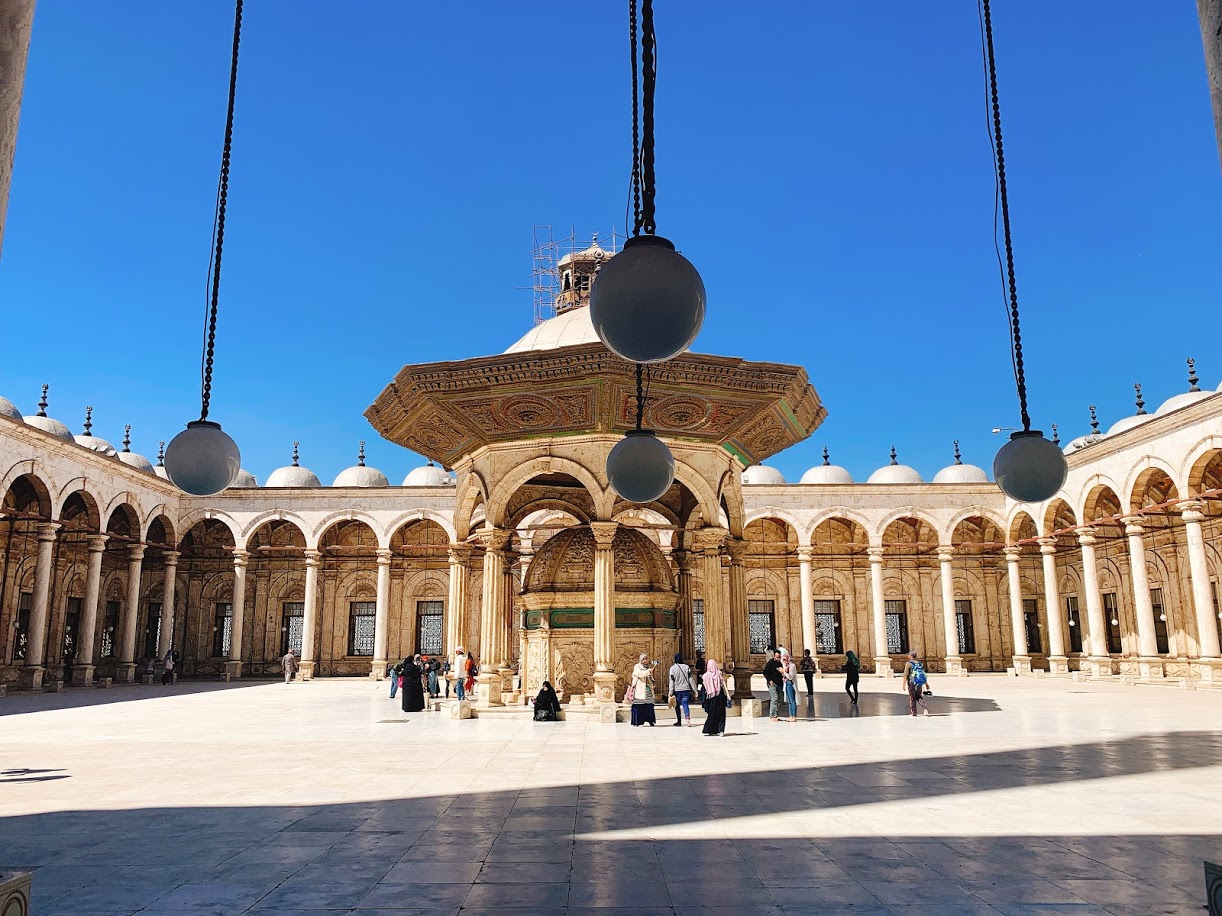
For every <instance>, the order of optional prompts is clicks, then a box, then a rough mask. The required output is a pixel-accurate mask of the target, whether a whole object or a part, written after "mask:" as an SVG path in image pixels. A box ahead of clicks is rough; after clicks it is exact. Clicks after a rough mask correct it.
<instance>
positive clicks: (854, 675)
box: [844, 649, 861, 706]
mask: <svg viewBox="0 0 1222 916" xmlns="http://www.w3.org/2000/svg"><path fill="white" fill-rule="evenodd" d="M860 680H861V659H859V658H858V657H857V653H856V652H854V651H853V650H852V649H849V651H848V652H847V653H846V654H845V656H844V692H845V693H847V694H848V695H849V703H851V704H852V705H853V706H856V705H857V695H858V692H857V685H858V682H859V681H860Z"/></svg>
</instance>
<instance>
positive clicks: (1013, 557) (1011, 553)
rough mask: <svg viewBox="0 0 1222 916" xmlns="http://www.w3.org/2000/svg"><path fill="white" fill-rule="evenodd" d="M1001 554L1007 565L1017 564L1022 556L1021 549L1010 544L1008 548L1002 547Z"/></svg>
mask: <svg viewBox="0 0 1222 916" xmlns="http://www.w3.org/2000/svg"><path fill="white" fill-rule="evenodd" d="M1001 552H1002V553H1004V554H1005V555H1006V562H1007V563H1017V562H1018V560H1019V558H1020V557H1021V556H1022V555H1023V549H1022V548H1021V547H1019V546H1018V545H1017V544H1011V545H1010V546H1009V547H1004V548H1002V551H1001Z"/></svg>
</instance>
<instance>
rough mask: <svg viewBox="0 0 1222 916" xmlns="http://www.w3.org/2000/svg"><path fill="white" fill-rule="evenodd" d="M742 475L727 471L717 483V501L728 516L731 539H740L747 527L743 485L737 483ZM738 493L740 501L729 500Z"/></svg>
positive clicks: (797, 527) (799, 528) (798, 527)
mask: <svg viewBox="0 0 1222 916" xmlns="http://www.w3.org/2000/svg"><path fill="white" fill-rule="evenodd" d="M739 476H740V475H736V474H735V473H734V471H733V470H732V469H730V470H727V471H726V472H725V473H724V474H722V475H721V479H720V480H719V481H718V482H717V501H718V504H719V505H720V506H721V511H722V512H724V513H725V514H726V522H727V524H726V527H727V528H728V529H729V530H730V536H731V537H740V536H741V532H742V530H743V528H745V527H746V524H747V520H746V518H745V517H744V513H745V507H744V506H743V503H742V485H741V484H740V483H736V481H737V480H738V479H739ZM736 492H737V493H738V495H739V498H738V499H729V498H727V496H728V495H729V496H732V495H734V494H735V493H736ZM794 527H795V529H798V530H801V526H799V525H795V526H794Z"/></svg>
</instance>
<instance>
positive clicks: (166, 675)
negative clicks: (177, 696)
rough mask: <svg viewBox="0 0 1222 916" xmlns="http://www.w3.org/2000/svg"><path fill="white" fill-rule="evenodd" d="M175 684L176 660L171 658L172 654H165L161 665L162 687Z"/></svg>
mask: <svg viewBox="0 0 1222 916" xmlns="http://www.w3.org/2000/svg"><path fill="white" fill-rule="evenodd" d="M173 683H174V659H172V658H170V653H169V652H167V653H166V654H165V659H163V661H162V664H161V686H162V687H165V686H166V685H168V684H173Z"/></svg>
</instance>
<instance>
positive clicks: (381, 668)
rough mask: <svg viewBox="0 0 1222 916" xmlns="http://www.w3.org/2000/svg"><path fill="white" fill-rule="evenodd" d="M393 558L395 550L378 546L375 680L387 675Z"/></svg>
mask: <svg viewBox="0 0 1222 916" xmlns="http://www.w3.org/2000/svg"><path fill="white" fill-rule="evenodd" d="M393 558H394V551H393V550H390V549H389V548H387V547H380V548H378V595H377V599H376V601H377V603H376V605H375V610H374V618H373V661H372V662H371V663H370V669H369V676H370V677H371V678H372V679H373V680H375V681H380V680H382V679H384V678H385V677H386V663H387V658H386V656H387V652H386V643H387V641H388V637H389V635H390V634H389V627H388V619H389V617H390V561H391V560H392V559H393Z"/></svg>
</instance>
